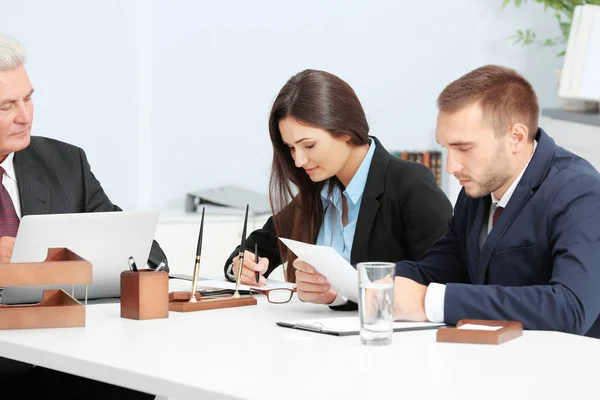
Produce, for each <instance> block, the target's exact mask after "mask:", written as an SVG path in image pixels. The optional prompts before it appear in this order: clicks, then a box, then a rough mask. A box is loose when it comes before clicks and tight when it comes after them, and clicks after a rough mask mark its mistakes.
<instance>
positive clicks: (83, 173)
mask: <svg viewBox="0 0 600 400" xmlns="http://www.w3.org/2000/svg"><path fill="white" fill-rule="evenodd" d="M13 164H14V167H15V174H16V176H17V185H18V187H19V197H20V201H21V215H22V216H25V215H35V214H60V213H83V212H105V211H122V210H121V209H120V208H119V207H118V206H116V205H114V204H113V203H112V202H111V201H110V200H109V198H108V196H107V195H106V193H104V190H103V189H102V186H101V185H100V182H98V180H97V179H96V177H95V176H94V174H93V173H92V170H91V168H90V164H89V163H88V161H87V158H86V156H85V152H84V151H83V150H82V149H80V148H79V147H76V146H73V145H71V144H68V143H64V142H60V141H58V140H54V139H49V138H45V137H40V136H32V137H31V143H30V144H29V146H28V147H26V148H25V149H23V150H21V151H18V152H16V153H15V157H14V160H13ZM163 260H166V256H165V254H164V252H163V251H162V249H161V248H160V246H159V245H158V243H156V241H154V242H153V243H152V249H151V250H150V255H149V257H148V264H150V266H151V267H152V268H156V266H157V265H158V264H159V263H160V262H161V261H163ZM29 369H31V365H30V364H25V363H21V362H18V361H13V360H10V359H6V358H3V357H0V374H5V373H15V372H25V371H28V370H29Z"/></svg>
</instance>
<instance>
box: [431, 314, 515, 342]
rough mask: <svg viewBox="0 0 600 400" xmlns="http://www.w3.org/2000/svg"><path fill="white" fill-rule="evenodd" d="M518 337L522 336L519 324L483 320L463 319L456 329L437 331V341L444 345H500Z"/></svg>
mask: <svg viewBox="0 0 600 400" xmlns="http://www.w3.org/2000/svg"><path fill="white" fill-rule="evenodd" d="M461 327H462V328H461ZM497 327H500V328H497ZM470 328H473V329H470ZM519 336H523V324H521V323H520V322H515V321H490V320H483V319H463V320H460V321H458V323H457V324H456V328H450V327H443V328H439V329H438V331H437V341H438V342H446V343H472V344H501V343H504V342H507V341H509V340H512V339H515V338H517V337H519Z"/></svg>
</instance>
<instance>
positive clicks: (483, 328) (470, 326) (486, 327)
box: [457, 324, 504, 331]
mask: <svg viewBox="0 0 600 400" xmlns="http://www.w3.org/2000/svg"><path fill="white" fill-rule="evenodd" d="M502 328H504V327H503V326H490V325H476V324H464V325H461V326H459V327H458V328H457V329H470V330H473V331H497V330H499V329H502Z"/></svg>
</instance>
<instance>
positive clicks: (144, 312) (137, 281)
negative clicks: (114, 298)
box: [121, 258, 169, 320]
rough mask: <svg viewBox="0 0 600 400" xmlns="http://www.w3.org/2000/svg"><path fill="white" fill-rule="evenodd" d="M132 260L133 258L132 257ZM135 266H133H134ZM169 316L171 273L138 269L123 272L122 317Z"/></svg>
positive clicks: (149, 317)
mask: <svg viewBox="0 0 600 400" xmlns="http://www.w3.org/2000/svg"><path fill="white" fill-rule="evenodd" d="M130 260H132V258H130ZM132 267H133V268H132ZM168 317H169V274H168V273H167V272H166V271H155V270H153V269H142V270H140V269H138V268H137V267H136V266H135V261H133V265H132V263H131V261H130V270H129V271H123V272H121V318H128V319H137V320H145V319H158V318H168Z"/></svg>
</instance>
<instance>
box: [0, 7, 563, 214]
mask: <svg viewBox="0 0 600 400" xmlns="http://www.w3.org/2000/svg"><path fill="white" fill-rule="evenodd" d="M501 3H502V1H501V0H497V1H487V2H483V1H480V0H458V1H454V2H448V1H445V0H436V1H428V2H408V1H397V0H386V1H368V0H330V1H316V0H305V1H303V2H301V3H298V2H285V1H281V0H255V1H252V2H248V1H244V0H236V1H234V0H230V1H220V2H214V1H196V0H147V1H144V0H121V1H119V0H93V1H92V0H87V1H77V0H60V1H59V0H53V1H51V2H48V1H43V0H25V1H19V2H16V1H14V0H0V27H1V28H0V29H1V31H2V32H4V33H8V34H11V35H14V36H16V37H17V38H18V39H20V40H21V41H23V42H24V44H25V45H26V47H27V50H28V53H29V56H30V61H29V64H28V68H29V71H30V74H31V78H32V80H33V83H34V86H35V87H36V95H35V104H36V121H35V125H34V126H35V127H34V133H35V134H39V135H46V136H51V137H55V138H58V139H62V140H66V141H69V142H72V143H75V144H78V145H80V146H82V147H84V148H85V150H86V152H87V153H88V156H89V159H90V162H91V164H92V168H93V170H94V172H95V173H96V174H97V176H98V177H99V178H100V180H101V182H102V183H103V185H104V187H105V189H106V191H107V192H108V194H109V195H110V196H111V198H112V199H113V200H114V201H115V202H116V203H118V204H120V205H121V206H123V207H124V208H126V209H127V208H135V207H139V208H151V207H153V208H174V207H175V208H181V207H182V206H183V198H184V195H185V193H186V192H187V191H191V190H195V189H199V188H203V187H210V186H215V185H221V184H238V185H240V186H244V187H248V188H255V189H256V190H259V191H262V192H265V193H266V190H267V183H268V173H269V167H270V160H271V156H272V153H271V149H270V143H269V139H268V132H267V119H268V113H269V109H270V106H271V102H272V101H273V99H274V97H275V95H276V94H277V92H278V90H279V89H280V87H281V86H282V85H283V84H284V83H285V81H286V80H287V79H288V78H289V77H290V76H291V75H293V74H294V73H296V72H298V71H300V70H302V69H305V68H319V69H326V70H329V71H331V72H333V73H335V74H337V75H339V76H340V77H342V78H343V79H346V80H347V81H348V82H349V83H350V84H351V85H352V86H353V87H354V89H355V90H356V92H357V93H358V95H359V97H360V99H361V101H362V103H363V105H364V107H365V110H366V112H367V117H368V120H369V123H370V126H371V132H372V134H374V135H376V136H378V137H379V138H380V139H381V140H382V142H383V144H384V145H385V146H386V147H387V148H388V149H389V150H394V149H430V148H437V144H436V143H435V139H434V136H433V131H434V128H435V117H436V108H435V99H436V96H437V94H438V93H439V92H440V91H441V90H442V89H443V87H444V86H445V85H446V84H447V83H449V82H450V81H451V80H453V79H456V78H458V77H459V76H460V75H462V74H464V73H466V72H468V71H469V70H470V69H473V68H475V67H477V66H480V65H482V64H485V63H500V64H504V65H507V66H511V67H514V68H517V69H518V70H519V71H521V72H522V73H524V74H525V76H526V77H527V78H528V79H530V80H531V82H532V83H533V85H534V87H535V89H536V90H537V91H538V95H539V97H540V101H541V104H542V106H555V105H556V104H557V103H558V100H557V97H556V85H555V82H554V69H555V67H556V66H558V65H560V63H561V60H560V59H557V58H556V57H555V54H556V53H557V52H558V51H557V49H554V48H536V47H529V48H524V47H520V46H513V45H512V44H511V42H510V41H508V40H506V38H507V37H508V36H510V35H512V34H513V33H514V31H515V30H516V29H517V28H523V29H526V28H532V29H535V30H536V31H537V32H538V34H539V35H540V36H542V37H543V36H546V35H556V34H557V33H558V29H557V27H556V26H555V25H556V23H555V20H554V18H553V16H552V15H551V14H550V13H547V14H544V13H543V11H542V7H540V6H539V5H538V4H529V5H526V6H524V7H523V8H521V9H515V8H514V7H508V8H506V9H501V8H500V4H501ZM445 186H446V187H447V188H449V189H448V190H449V194H450V197H453V196H454V194H455V192H456V186H452V185H449V184H448V182H447V180H446V181H445Z"/></svg>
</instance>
